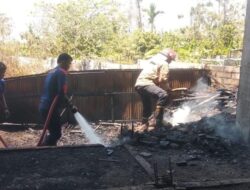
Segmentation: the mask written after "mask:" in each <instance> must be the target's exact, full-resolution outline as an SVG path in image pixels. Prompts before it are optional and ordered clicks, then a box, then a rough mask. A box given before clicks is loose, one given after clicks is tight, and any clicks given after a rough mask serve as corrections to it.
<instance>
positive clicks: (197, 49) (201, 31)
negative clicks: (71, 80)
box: [0, 0, 244, 76]
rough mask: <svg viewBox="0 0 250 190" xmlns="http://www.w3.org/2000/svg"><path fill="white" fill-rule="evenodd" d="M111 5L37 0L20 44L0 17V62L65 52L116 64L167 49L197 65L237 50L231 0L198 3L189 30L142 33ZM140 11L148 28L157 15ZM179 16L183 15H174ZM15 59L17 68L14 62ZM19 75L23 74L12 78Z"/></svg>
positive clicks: (238, 23)
mask: <svg viewBox="0 0 250 190" xmlns="http://www.w3.org/2000/svg"><path fill="white" fill-rule="evenodd" d="M115 2H117V1H114V0H92V1H89V0H66V1H61V3H59V4H56V3H53V2H50V3H45V2H40V3H38V4H36V9H34V13H33V16H34V18H36V22H35V23H32V24H30V26H29V28H28V29H27V31H26V32H24V33H23V34H22V35H21V39H22V40H21V42H13V41H6V39H7V37H8V35H9V34H10V31H11V22H10V19H9V18H7V17H6V16H5V15H2V14H0V21H1V26H0V40H1V41H0V42H1V43H0V50H1V59H2V60H3V59H4V58H3V57H8V59H6V60H14V59H13V58H10V57H13V55H15V56H28V57H35V58H48V57H56V56H57V55H58V54H60V53H61V52H68V53H70V54H71V55H73V57H74V59H85V58H103V59H108V60H112V61H114V62H118V63H135V62H136V61H137V60H138V59H141V58H147V57H150V56H151V55H153V54H155V53H157V52H158V51H159V50H161V49H162V48H167V47H170V48H173V49H174V50H176V51H177V53H178V58H179V59H180V60H183V61H189V62H199V60H200V59H202V58H211V57H215V56H217V55H225V56H226V55H228V54H229V52H230V50H232V49H238V48H242V39H243V25H244V14H243V13H244V11H243V10H244V7H242V5H241V4H237V3H235V2H234V0H232V1H229V0H216V1H209V0H204V1H202V3H199V4H197V5H196V6H195V7H192V8H191V10H190V26H187V27H184V28H181V29H178V30H176V31H171V32H163V33H157V32H156V30H155V31H154V32H152V31H151V32H144V31H143V29H142V28H141V27H142V26H143V23H141V24H139V25H140V27H139V30H136V31H133V32H131V29H130V28H129V27H130V26H129V25H128V20H127V17H126V14H125V13H124V12H122V11H121V5H120V4H119V3H115ZM140 2H141V0H137V1H135V3H137V4H138V3H140ZM139 5H140V4H139ZM137 6H138V5H137ZM142 13H144V14H146V15H147V16H148V18H149V23H150V24H151V27H152V30H153V28H154V20H155V17H156V16H157V15H159V14H161V13H162V12H160V11H157V10H156V7H155V5H154V4H151V5H150V8H149V9H147V11H144V12H142ZM142 13H140V14H142ZM141 16H142V15H141ZM144 16H145V15H144ZM182 18H183V15H182V16H179V19H182ZM15 60H16V61H15V62H16V63H17V65H18V59H15ZM8 62H10V61H8ZM14 67H15V68H18V66H16V65H14ZM19 70H20V71H22V69H21V68H19ZM16 72H17V71H16ZM23 72H26V70H25V71H22V72H21V73H20V72H19V73H18V72H17V74H18V75H20V74H22V73H23ZM11 76H12V74H11Z"/></svg>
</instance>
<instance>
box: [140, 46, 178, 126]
mask: <svg viewBox="0 0 250 190" xmlns="http://www.w3.org/2000/svg"><path fill="white" fill-rule="evenodd" d="M175 58H176V53H175V52H174V51H173V50H171V49H164V50H162V51H161V52H159V53H158V54H156V55H154V56H153V57H151V58H150V59H149V60H147V63H146V64H145V66H144V67H143V70H142V71H141V73H140V74H139V76H138V78H137V80H136V84H135V90H136V91H137V92H138V94H139V95H140V97H141V100H142V104H143V115H142V125H141V126H140V128H141V129H140V130H143V131H144V130H147V128H148V126H149V117H150V116H151V114H152V102H151V100H152V99H156V100H157V103H156V109H155V112H154V114H153V115H152V116H153V121H154V122H152V123H151V126H152V127H160V126H161V125H162V120H163V110H164V106H165V105H166V104H167V101H168V94H167V92H166V91H165V90H163V89H162V88H161V87H160V86H161V84H163V85H166V84H167V83H168V81H167V80H168V74H169V64H170V63H171V62H172V61H173V60H175Z"/></svg>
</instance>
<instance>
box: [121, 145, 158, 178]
mask: <svg viewBox="0 0 250 190" xmlns="http://www.w3.org/2000/svg"><path fill="white" fill-rule="evenodd" d="M124 147H125V148H126V149H127V150H128V152H129V153H130V154H131V156H133V157H134V159H135V160H136V161H137V162H138V163H139V164H140V166H141V167H142V168H143V169H144V170H145V171H146V172H147V174H148V175H149V177H150V178H151V179H152V180H153V179H154V170H153V168H152V167H151V165H150V164H149V163H148V162H147V161H146V160H145V159H144V158H143V157H141V156H140V155H139V154H138V153H137V152H136V151H134V150H133V148H132V147H131V146H129V145H127V144H126V145H124Z"/></svg>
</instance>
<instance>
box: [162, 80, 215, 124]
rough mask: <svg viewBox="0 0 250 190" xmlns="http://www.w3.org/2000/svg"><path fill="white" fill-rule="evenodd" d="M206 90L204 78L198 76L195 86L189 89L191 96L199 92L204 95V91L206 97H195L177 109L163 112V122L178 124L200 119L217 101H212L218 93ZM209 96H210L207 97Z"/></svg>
mask: <svg viewBox="0 0 250 190" xmlns="http://www.w3.org/2000/svg"><path fill="white" fill-rule="evenodd" d="M208 90H209V86H208V85H207V83H206V80H205V79H204V78H200V79H199V80H198V81H197V84H196V86H195V87H193V88H192V89H191V90H190V91H191V92H192V94H191V96H193V97H194V98H195V97H197V96H199V95H201V94H202V95H203V96H204V92H205V95H206V97H207V99H205V100H204V99H197V100H192V101H187V102H184V103H183V104H181V105H180V106H179V108H178V109H176V110H173V111H172V112H165V114H164V121H163V122H164V123H170V124H171V125H172V126H178V125H179V124H183V123H188V122H194V121H197V120H200V119H201V118H202V117H204V116H206V115H207V113H208V112H209V111H211V110H213V109H214V108H215V107H216V106H217V103H216V102H214V101H213V100H214V99H213V97H216V96H217V95H219V94H218V93H213V94H212V93H209V94H208V92H207V91H208ZM209 97H212V98H211V99H209ZM206 101H207V102H206Z"/></svg>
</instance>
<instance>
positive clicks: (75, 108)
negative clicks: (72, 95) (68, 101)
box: [71, 105, 78, 113]
mask: <svg viewBox="0 0 250 190" xmlns="http://www.w3.org/2000/svg"><path fill="white" fill-rule="evenodd" d="M71 111H72V113H76V112H78V108H77V107H76V106H74V105H73V106H72V107H71Z"/></svg>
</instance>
